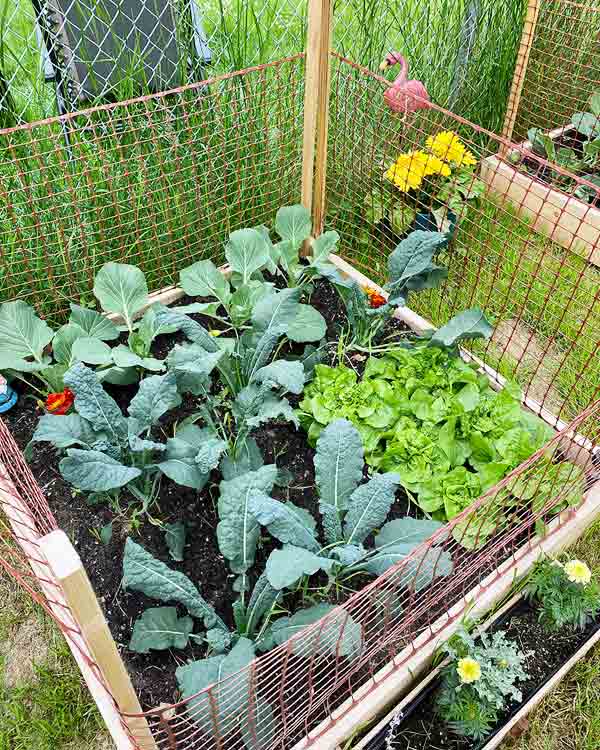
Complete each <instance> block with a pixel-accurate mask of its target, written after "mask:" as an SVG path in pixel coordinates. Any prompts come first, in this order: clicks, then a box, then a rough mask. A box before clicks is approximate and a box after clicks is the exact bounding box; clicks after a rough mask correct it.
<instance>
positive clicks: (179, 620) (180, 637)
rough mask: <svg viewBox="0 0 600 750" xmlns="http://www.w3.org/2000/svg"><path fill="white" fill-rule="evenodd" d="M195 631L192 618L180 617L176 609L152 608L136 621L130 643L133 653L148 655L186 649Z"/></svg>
mask: <svg viewBox="0 0 600 750" xmlns="http://www.w3.org/2000/svg"><path fill="white" fill-rule="evenodd" d="M193 629H194V621H193V620H192V618H191V617H178V616H177V609H176V608H175V607H152V608H151V609H147V610H146V611H145V612H144V613H143V614H142V616H141V617H139V618H138V619H137V620H136V621H135V625H134V626H133V633H132V635H131V640H130V641H129V648H130V649H131V651H136V652H137V653H138V654H148V653H150V650H153V651H164V650H165V649H167V648H181V649H183V648H186V647H187V645H188V643H189V640H190V634H191V633H192V631H193Z"/></svg>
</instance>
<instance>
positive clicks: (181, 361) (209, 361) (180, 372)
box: [166, 344, 224, 396]
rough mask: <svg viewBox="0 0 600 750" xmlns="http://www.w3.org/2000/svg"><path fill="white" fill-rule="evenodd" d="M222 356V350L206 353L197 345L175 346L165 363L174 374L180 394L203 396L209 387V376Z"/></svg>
mask: <svg viewBox="0 0 600 750" xmlns="http://www.w3.org/2000/svg"><path fill="white" fill-rule="evenodd" d="M223 355H224V352H223V351H222V350H220V351H219V350H218V351H216V352H207V351H206V349H204V348H203V347H202V346H200V345H198V344H176V345H175V346H174V347H173V349H171V351H170V352H169V355H168V356H167V359H166V362H167V366H168V368H169V370H172V371H173V372H174V373H175V375H176V377H177V385H178V388H179V390H180V391H181V392H183V393H186V392H189V393H193V394H194V395H195V396H203V395H206V394H207V392H208V389H209V386H210V381H209V375H210V373H211V372H212V371H213V370H214V368H215V367H216V366H217V364H218V363H219V361H220V360H221V358H222V357H223Z"/></svg>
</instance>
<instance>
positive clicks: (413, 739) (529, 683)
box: [367, 600, 600, 750]
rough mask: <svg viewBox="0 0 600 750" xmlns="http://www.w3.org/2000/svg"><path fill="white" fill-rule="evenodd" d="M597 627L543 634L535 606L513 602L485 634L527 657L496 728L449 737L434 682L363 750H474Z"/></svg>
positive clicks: (599, 624)
mask: <svg viewBox="0 0 600 750" xmlns="http://www.w3.org/2000/svg"><path fill="white" fill-rule="evenodd" d="M599 628H600V620H597V621H595V622H592V623H590V624H589V625H588V626H587V628H586V629H585V630H583V631H581V630H575V631H573V630H570V629H568V628H563V629H562V630H559V631H557V632H554V633H548V632H546V631H545V630H544V628H543V627H542V625H541V624H540V623H539V622H538V611H537V608H536V606H535V605H530V604H528V603H527V602H525V601H522V600H521V601H519V602H517V604H516V605H515V606H514V607H512V608H511V609H510V610H509V611H508V612H507V613H505V614H504V615H503V616H502V617H501V618H499V619H498V620H497V621H496V622H495V623H494V624H493V625H492V627H491V628H490V629H489V632H497V631H503V632H505V633H506V635H507V637H508V638H509V639H510V640H513V641H515V642H516V643H517V644H518V646H519V649H520V650H521V651H523V652H525V653H529V654H530V655H529V657H528V658H527V661H526V664H525V669H526V671H527V672H528V674H529V677H528V678H527V680H524V681H523V682H521V683H519V685H518V687H519V689H520V690H521V691H522V693H523V700H522V701H521V702H520V703H517V702H516V701H513V702H512V703H511V704H510V705H509V706H507V708H506V710H505V711H504V713H503V714H502V716H501V718H500V720H499V722H498V724H497V725H496V726H495V727H494V729H493V730H492V732H491V733H490V734H489V735H488V736H487V737H486V738H485V739H483V740H481V741H478V740H472V739H467V738H464V737H459V736H458V735H456V734H454V733H453V732H452V731H451V730H450V729H449V728H448V726H447V725H446V724H445V722H444V721H443V720H442V718H441V717H440V716H439V715H438V714H437V713H436V709H435V700H436V691H437V689H438V686H439V680H434V681H433V682H432V683H431V684H430V685H428V686H427V688H425V689H424V691H423V692H422V693H421V695H419V696H417V697H416V698H415V700H414V701H413V702H412V703H411V704H409V705H408V706H407V707H406V708H405V709H404V716H405V718H404V719H403V720H402V721H401V722H400V723H399V724H397V725H396V726H395V727H393V728H392V729H390V727H389V725H388V726H386V727H384V728H383V729H382V730H381V732H380V733H379V734H378V735H377V736H376V737H374V738H373V740H372V741H371V742H370V743H369V745H368V746H367V750H380V749H381V750H383V748H385V750H391V749H392V748H393V750H478V749H479V748H481V747H483V746H484V745H485V743H486V742H488V741H489V740H490V739H491V737H493V736H494V735H495V734H496V733H497V732H498V731H499V730H500V729H501V728H502V727H503V726H504V725H505V724H506V723H507V721H509V720H510V719H511V718H512V717H513V716H514V715H515V714H516V713H517V711H519V710H520V708H521V706H523V705H524V704H525V703H526V702H527V701H528V700H529V699H530V698H531V697H532V696H533V695H534V694H535V693H536V692H537V691H538V690H539V689H540V688H541V687H543V685H544V684H545V683H546V682H548V680H549V679H550V678H551V677H552V675H554V674H555V673H556V672H557V671H558V670H559V669H560V667H561V666H562V665H563V664H565V662H567V661H568V660H569V659H570V658H571V656H573V654H575V653H576V651H577V650H578V649H579V648H580V647H581V646H582V645H583V644H584V643H585V642H586V641H587V640H588V639H589V638H590V637H591V636H592V635H593V634H594V633H595V632H596V631H597V630H598V629H599Z"/></svg>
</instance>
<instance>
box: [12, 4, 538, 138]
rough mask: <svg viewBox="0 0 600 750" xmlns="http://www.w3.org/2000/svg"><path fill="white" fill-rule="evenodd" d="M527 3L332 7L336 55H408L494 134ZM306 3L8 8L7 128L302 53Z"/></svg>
mask: <svg viewBox="0 0 600 750" xmlns="http://www.w3.org/2000/svg"><path fill="white" fill-rule="evenodd" d="M523 13H524V0H499V1H497V0H452V1H450V0H427V1H426V2H417V0H399V2H397V3H379V2H375V0H337V1H336V2H335V3H334V9H333V16H334V36H333V48H334V49H336V50H337V51H339V52H341V53H342V54H344V55H346V56H348V57H350V58H351V59H353V60H355V61H356V62H359V63H361V64H364V65H366V66H368V67H370V68H371V69H373V68H376V67H377V65H378V64H379V63H380V62H381V60H382V59H383V57H384V56H385V54H386V53H387V52H389V51H391V50H396V49H397V50H400V51H402V52H403V53H404V54H405V55H406V57H407V58H408V60H409V61H410V64H411V75H413V76H414V77H415V78H420V79H422V80H424V81H425V83H426V84H427V86H428V87H429V90H430V93H431V95H432V97H433V99H434V101H436V102H437V103H438V104H440V105H442V106H448V107H449V108H451V109H453V110H455V111H458V112H459V113H460V114H463V115H464V116H466V117H470V118H471V119H473V120H475V121H476V122H479V123H480V124H484V125H487V126H490V127H492V128H497V127H499V126H500V124H501V121H502V116H503V106H504V105H503V102H505V99H506V95H507V93H508V88H509V86H510V81H511V78H512V71H513V66H514V61H515V56H516V52H517V48H518V43H519V37H520V34H521V24H522V18H523ZM305 32H306V2H305V1H304V0H226V1H225V0H206V2H202V1H201V0H166V1H164V2H163V0H127V1H124V0H2V3H1V13H0V126H2V125H4V126H5V127H7V126H9V125H12V124H16V123H19V122H22V121H29V122H31V121H34V120H38V119H42V118H44V117H50V116H52V115H54V114H60V113H62V112H65V111H73V110H75V109H78V108H82V107H85V106H91V105H94V104H99V103H103V102H104V101H106V100H112V101H117V100H121V99H127V98H131V97H133V96H139V95H144V94H148V93H151V92H156V91H162V90H166V89H171V88H174V87H176V86H179V85H183V84H185V83H188V82H196V81H200V80H202V79H203V78H205V77H208V76H216V75H220V74H222V73H226V72H230V71H234V70H240V69H242V68H246V67H249V66H252V65H258V64H263V63H266V62H270V61H272V60H275V59H277V58H280V57H285V56H288V55H292V54H296V53H298V52H301V51H302V50H303V49H304V44H305Z"/></svg>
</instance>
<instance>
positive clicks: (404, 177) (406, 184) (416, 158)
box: [385, 151, 452, 193]
mask: <svg viewBox="0 0 600 750" xmlns="http://www.w3.org/2000/svg"><path fill="white" fill-rule="evenodd" d="M435 174H439V175H442V177H450V175H451V174H452V171H451V169H450V167H449V166H448V165H447V164H445V163H444V162H443V161H442V160H441V159H438V157H437V156H434V155H432V154H428V153H426V152H425V151H409V152H408V153H406V154H400V156H399V157H398V159H397V160H396V161H395V162H394V164H392V166H391V167H390V168H389V169H388V170H387V172H386V173H385V178H386V179H387V180H389V181H390V182H393V183H394V185H395V186H396V187H397V188H398V190H400V191H401V192H402V193H407V192H408V191H409V190H410V189H411V188H418V187H420V186H421V183H422V182H423V178H425V177H429V176H430V175H435Z"/></svg>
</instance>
